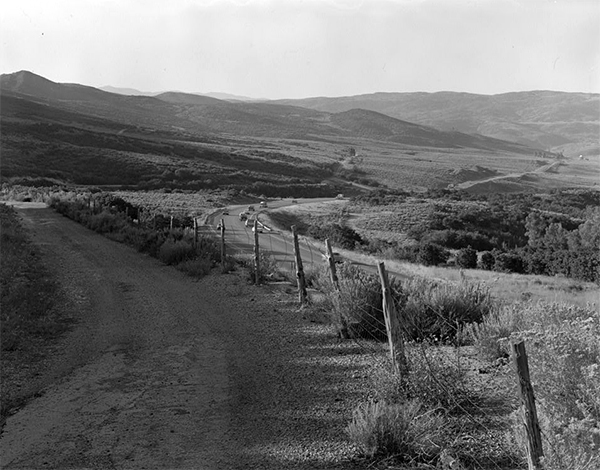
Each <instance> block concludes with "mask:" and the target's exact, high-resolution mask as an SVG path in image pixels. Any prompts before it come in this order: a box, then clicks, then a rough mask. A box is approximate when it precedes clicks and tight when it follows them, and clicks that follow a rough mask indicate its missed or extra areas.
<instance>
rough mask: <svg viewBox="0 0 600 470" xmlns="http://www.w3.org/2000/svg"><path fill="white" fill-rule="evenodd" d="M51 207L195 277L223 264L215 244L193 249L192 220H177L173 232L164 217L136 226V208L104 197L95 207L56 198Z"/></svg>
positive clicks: (96, 199) (203, 239)
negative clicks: (216, 264)
mask: <svg viewBox="0 0 600 470" xmlns="http://www.w3.org/2000/svg"><path fill="white" fill-rule="evenodd" d="M49 205H50V207H52V208H53V209H54V210H56V211H57V212H59V213H61V214H63V215H64V216H66V217H69V218H71V219H73V220H75V221H76V222H79V223H81V224H82V225H84V226H86V227H87V228H89V229H91V230H94V231H96V232H98V233H101V234H104V235H106V236H107V237H109V238H112V239H113V240H116V241H119V242H122V243H126V244H128V245H130V246H133V247H134V248H136V249H137V250H138V251H140V252H142V253H148V254H149V255H151V256H154V257H156V258H158V259H160V260H161V261H162V262H164V263H165V264H169V265H173V266H175V267H177V269H180V270H182V271H184V272H186V273H188V274H190V275H193V276H196V277H201V276H204V275H206V274H208V273H209V272H210V268H211V267H212V266H214V264H215V263H216V262H217V261H219V260H220V250H219V247H218V246H217V243H216V242H215V241H214V240H212V239H210V238H206V237H200V238H199V240H198V243H197V245H196V247H194V244H193V233H191V232H190V231H189V230H188V227H190V226H193V221H192V219H191V218H190V217H186V218H182V219H176V218H174V219H173V229H171V228H170V226H171V218H170V217H165V216H156V217H154V219H153V220H151V221H149V222H148V223H147V224H142V223H140V222H139V220H138V221H137V222H136V223H134V219H133V216H136V215H137V214H139V210H138V208H137V207H134V206H131V205H130V204H129V203H126V202H125V201H123V200H122V199H120V198H114V197H111V196H109V195H103V194H102V195H95V197H94V203H93V204H92V203H91V202H90V200H89V199H84V198H82V197H77V196H75V197H73V198H70V199H66V198H60V197H57V196H54V197H52V198H50V201H49Z"/></svg>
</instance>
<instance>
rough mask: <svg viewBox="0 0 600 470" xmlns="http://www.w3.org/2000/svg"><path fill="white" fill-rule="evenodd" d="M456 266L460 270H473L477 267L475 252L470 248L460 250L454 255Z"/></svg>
mask: <svg viewBox="0 0 600 470" xmlns="http://www.w3.org/2000/svg"><path fill="white" fill-rule="evenodd" d="M456 264H457V265H458V266H460V267H461V268H465V269H474V268H476V267H477V252H476V251H475V250H474V249H473V248H471V247H470V246H469V247H468V248H461V249H460V250H458V253H457V254H456Z"/></svg>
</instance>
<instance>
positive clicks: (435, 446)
mask: <svg viewBox="0 0 600 470" xmlns="http://www.w3.org/2000/svg"><path fill="white" fill-rule="evenodd" d="M444 428H445V421H444V419H443V417H441V416H439V415H437V414H436V413H434V412H432V411H427V410H425V409H424V408H423V406H422V405H421V403H420V402H419V401H418V400H411V401H407V402H405V403H396V404H390V403H386V402H384V401H382V402H367V403H364V404H362V405H359V406H358V407H357V408H356V409H355V410H354V412H353V415H352V422H351V423H350V424H349V425H348V427H347V428H346V431H347V433H348V436H349V437H350V440H351V441H352V442H353V443H354V444H355V445H356V446H358V448H359V449H360V450H361V451H362V452H363V453H364V454H365V455H367V456H369V457H371V458H372V457H387V456H398V458H399V459H402V460H404V461H410V462H415V461H421V462H423V461H431V460H432V459H434V458H435V457H436V456H437V455H439V453H440V452H441V450H442V443H443V441H444V432H445V431H444Z"/></svg>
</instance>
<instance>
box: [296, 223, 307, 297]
mask: <svg viewBox="0 0 600 470" xmlns="http://www.w3.org/2000/svg"><path fill="white" fill-rule="evenodd" d="M292 235H293V237H294V256H295V258H296V278H297V279H298V300H299V302H300V305H304V304H306V303H307V301H308V293H307V292H306V279H305V278H304V268H303V267H302V257H301V256H300V244H299V243H298V233H296V226H295V225H292Z"/></svg>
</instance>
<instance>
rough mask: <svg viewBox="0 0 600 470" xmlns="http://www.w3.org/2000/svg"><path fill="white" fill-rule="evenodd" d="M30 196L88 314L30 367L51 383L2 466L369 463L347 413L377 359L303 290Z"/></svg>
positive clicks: (6, 438) (3, 447)
mask: <svg viewBox="0 0 600 470" xmlns="http://www.w3.org/2000/svg"><path fill="white" fill-rule="evenodd" d="M20 211H21V214H22V215H23V217H24V222H25V225H26V226H28V227H29V228H30V229H31V231H32V233H33V239H34V241H35V242H36V243H38V244H39V245H40V246H41V247H42V249H43V252H44V254H45V256H46V258H47V260H48V262H49V263H50V265H51V266H52V267H53V269H54V270H55V272H56V273H57V276H58V278H59V280H60V282H61V284H62V285H63V287H64V289H65V293H66V295H67V298H68V299H70V302H69V304H68V306H67V307H66V308H68V309H70V312H69V315H72V316H73V317H75V318H76V320H77V323H76V325H75V327H74V328H73V330H72V331H70V332H69V333H68V334H66V335H65V336H64V337H63V338H62V339H61V340H60V342H59V344H58V345H56V346H55V347H54V348H51V349H50V350H51V351H53V353H52V354H51V355H50V356H49V357H47V358H45V359H44V361H43V368H41V369H40V368H39V367H38V369H37V370H38V372H37V375H36V376H35V377H29V378H27V377H26V378H25V379H23V380H30V381H31V380H33V381H35V386H36V387H38V388H39V393H37V398H34V399H32V400H30V401H29V403H28V404H26V405H25V406H24V407H22V408H21V409H20V410H18V411H16V412H15V413H14V414H13V415H12V416H10V417H9V418H8V420H7V421H6V424H5V427H4V429H3V432H2V436H1V438H0V455H1V459H2V460H1V464H2V468H5V469H11V468H60V469H62V468H103V469H104V468H165V469H166V468H194V469H236V468H354V465H355V463H353V461H352V460H351V457H352V455H354V454H355V449H354V448H353V447H352V446H351V445H350V444H349V443H348V441H347V439H346V437H345V435H344V431H343V428H344V426H345V425H346V424H347V422H348V420H349V419H350V415H351V410H352V408H353V406H354V405H356V404H357V402H358V401H360V400H362V399H364V398H365V395H366V393H367V389H368V386H367V384H366V383H365V382H366V380H364V379H365V378H366V377H367V373H366V370H367V368H368V367H369V360H368V359H369V358H368V357H366V356H362V355H361V354H349V352H353V353H355V352H356V351H350V350H352V348H354V345H352V344H344V343H339V342H338V340H337V339H336V338H335V336H334V334H333V331H332V330H331V329H330V328H327V327H325V326H323V325H320V324H315V323H310V322H308V321H306V320H305V319H303V318H302V314H301V313H299V312H298V311H297V310H296V307H295V303H294V302H295V297H294V296H293V295H289V294H286V293H285V292H284V291H283V290H282V288H281V287H276V286H271V287H268V286H264V287H260V288H256V287H254V286H251V285H249V284H248V283H247V282H246V279H245V278H244V276H243V275H241V274H235V273H234V274H229V275H214V276H209V277H207V278H204V279H202V280H200V281H195V280H193V279H191V278H189V277H186V276H184V275H183V274H181V273H179V272H178V271H176V270H174V269H172V268H170V267H167V266H163V265H161V264H160V263H159V262H158V261H156V260H154V259H152V258H149V257H146V256H143V255H140V254H138V253H136V252H135V251H133V250H132V249H130V248H128V247H125V246H123V245H120V244H118V243H115V242H112V241H110V240H108V239H106V238H103V237H101V236H99V235H97V234H95V233H93V232H90V231H88V230H87V229H85V228H83V227H81V226H79V225H78V224H76V223H74V222H72V221H69V220H67V219H65V218H63V217H61V216H59V215H57V214H55V213H54V212H52V211H50V210H49V209H45V208H27V209H20ZM4 370H7V369H5V366H4V364H3V371H4ZM3 375H4V373H3ZM26 385H27V384H25V383H24V384H23V386H26Z"/></svg>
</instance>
